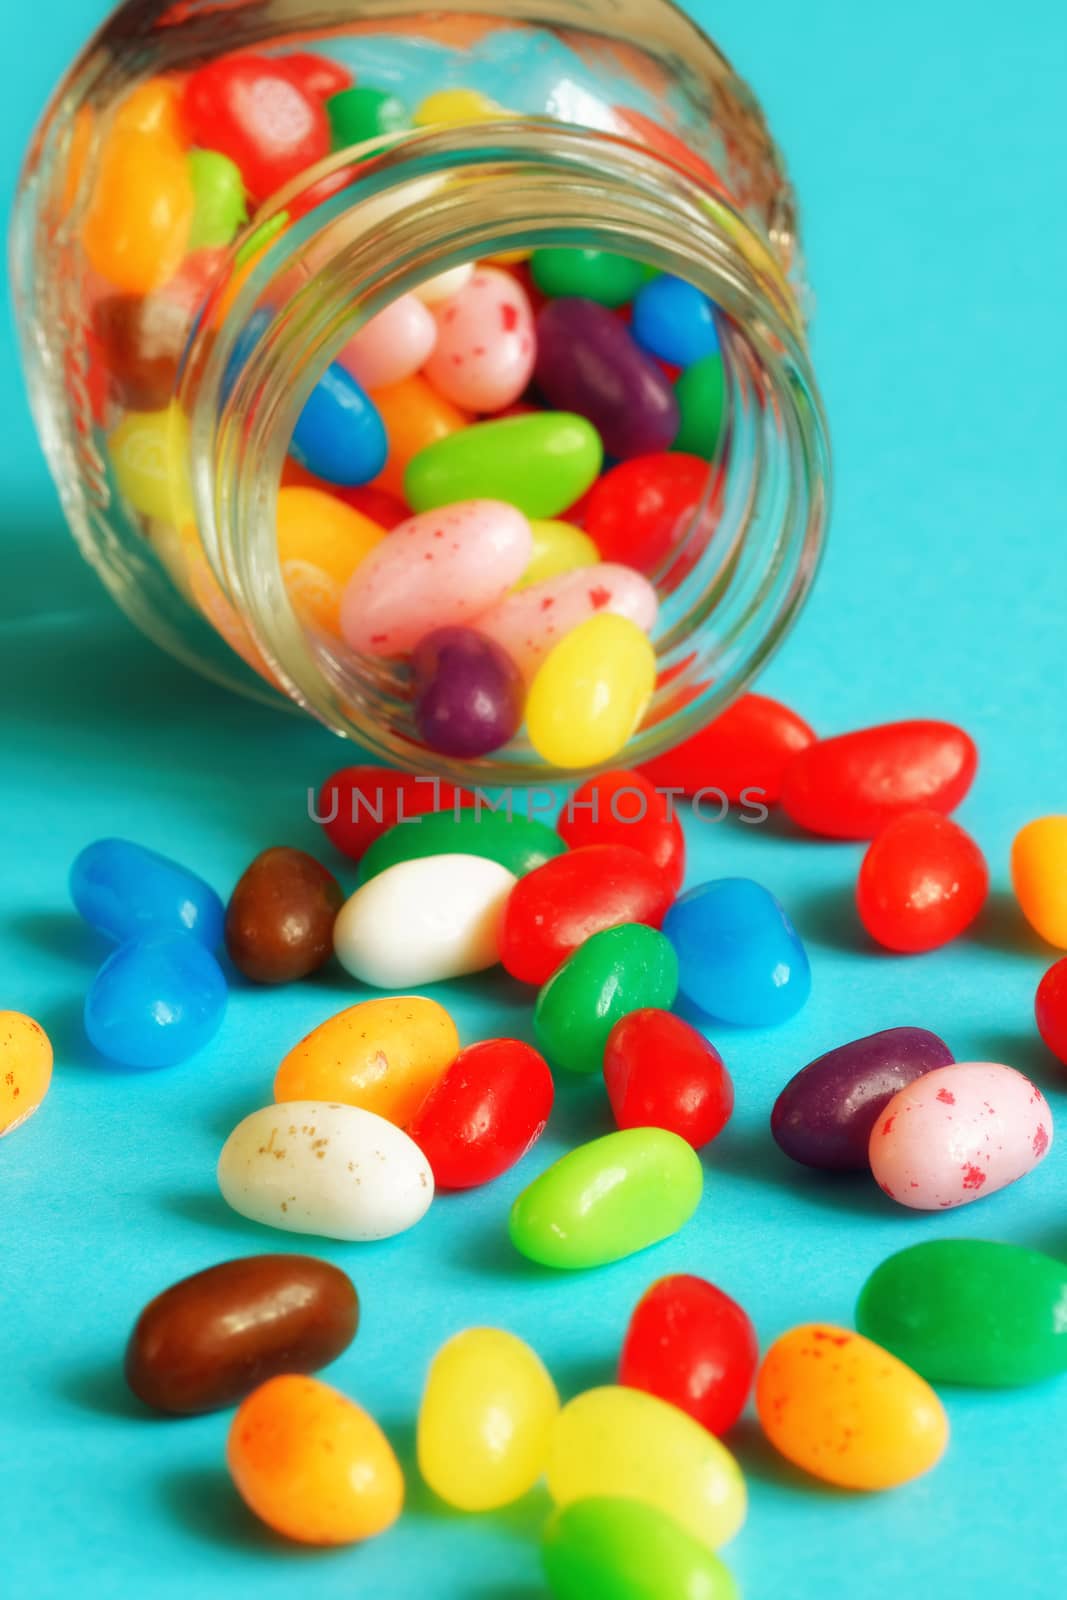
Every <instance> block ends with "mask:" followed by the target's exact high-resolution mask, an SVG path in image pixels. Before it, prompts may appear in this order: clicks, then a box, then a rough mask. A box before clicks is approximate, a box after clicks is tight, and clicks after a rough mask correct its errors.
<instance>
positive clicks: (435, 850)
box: [359, 805, 567, 883]
mask: <svg viewBox="0 0 1067 1600" xmlns="http://www.w3.org/2000/svg"><path fill="white" fill-rule="evenodd" d="M566 848H567V846H566V845H565V844H564V842H563V840H562V839H561V838H560V837H559V834H558V833H556V831H555V830H554V829H553V828H550V827H549V826H548V825H547V823H544V822H538V821H537V820H536V819H535V818H533V817H524V816H522V815H521V814H520V813H516V812H507V811H490V810H486V809H483V807H482V806H481V805H478V806H475V807H473V808H466V809H464V810H461V811H442V812H439V813H438V814H437V815H436V816H433V815H431V816H425V817H421V818H418V819H411V820H409V821H408V822H402V823H397V825H396V826H395V827H393V828H390V829H389V830H388V832H387V833H384V834H380V835H379V836H378V838H377V839H376V840H375V841H374V843H373V844H372V845H371V846H370V847H369V848H368V849H367V851H366V853H365V854H364V856H363V859H362V861H361V862H360V867H359V881H360V883H367V882H369V880H370V879H371V878H376V877H377V876H378V874H379V873H380V872H384V871H385V870H386V868H387V867H394V866H396V864H397V862H398V861H414V860H415V859H416V858H417V857H421V856H454V855H460V856H485V857H486V859H487V860H489V861H499V863H500V865H501V866H502V867H507V869H508V871H509V872H513V873H514V874H515V876H516V877H517V878H523V877H525V876H526V874H527V873H528V872H533V871H534V870H535V869H536V868H537V867H541V866H544V864H545V862H546V861H551V860H553V858H554V857H556V856H561V855H563V853H564V851H565V850H566Z"/></svg>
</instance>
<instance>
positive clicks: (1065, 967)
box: [1034, 956, 1067, 1065]
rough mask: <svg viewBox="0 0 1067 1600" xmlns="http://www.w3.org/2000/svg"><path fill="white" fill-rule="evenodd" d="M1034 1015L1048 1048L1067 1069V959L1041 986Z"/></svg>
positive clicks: (1055, 966)
mask: <svg viewBox="0 0 1067 1600" xmlns="http://www.w3.org/2000/svg"><path fill="white" fill-rule="evenodd" d="M1034 1015H1035V1017H1036V1020H1037V1031H1038V1033H1039V1034H1040V1035H1041V1037H1042V1039H1043V1040H1044V1042H1045V1044H1047V1045H1048V1048H1049V1049H1050V1050H1051V1051H1052V1054H1053V1055H1054V1056H1056V1057H1058V1059H1059V1060H1060V1061H1062V1062H1063V1063H1064V1064H1065V1065H1067V956H1065V957H1064V958H1063V960H1062V961H1057V962H1056V963H1055V965H1054V966H1051V967H1049V969H1048V971H1047V972H1046V973H1045V976H1044V977H1043V978H1042V979H1041V982H1040V983H1039V984H1038V986H1037V994H1036V995H1035V997H1034Z"/></svg>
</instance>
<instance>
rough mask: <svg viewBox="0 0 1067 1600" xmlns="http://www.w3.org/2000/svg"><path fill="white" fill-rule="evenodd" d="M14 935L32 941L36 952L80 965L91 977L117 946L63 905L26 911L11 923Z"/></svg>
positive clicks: (52, 958) (22, 940) (9, 927)
mask: <svg viewBox="0 0 1067 1600" xmlns="http://www.w3.org/2000/svg"><path fill="white" fill-rule="evenodd" d="M7 927H8V931H9V933H10V934H11V936H12V938H13V939H17V940H18V941H19V943H20V944H25V945H28V946H29V947H30V948H31V949H32V950H33V951H34V953H35V954H36V955H39V956H44V957H45V958H46V959H48V960H52V961H61V962H65V963H68V962H69V964H70V965H71V966H73V967H77V968H78V969H79V970H80V971H81V972H83V973H85V974H87V980H86V981H88V978H89V977H91V976H92V974H93V973H94V972H95V971H96V969H97V967H99V966H100V964H101V963H102V962H103V961H104V960H106V958H107V957H108V956H109V955H110V953H111V951H112V950H113V949H114V948H115V947H114V945H113V944H112V943H111V941H110V940H109V939H105V938H104V936H103V935H102V934H99V933H97V932H95V931H94V929H92V928H90V927H89V926H88V924H87V923H85V922H83V921H82V919H81V918H80V917H79V916H78V915H77V913H76V912H74V911H67V910H64V909H62V908H61V907H57V908H55V909H52V910H46V911H25V912H21V913H20V914H19V915H18V916H14V917H12V918H11V920H10V921H9V922H8V924H7Z"/></svg>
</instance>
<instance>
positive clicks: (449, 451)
mask: <svg viewBox="0 0 1067 1600" xmlns="http://www.w3.org/2000/svg"><path fill="white" fill-rule="evenodd" d="M603 456H604V452H603V446H602V445H601V442H600V438H599V436H598V434H597V432H596V429H595V428H594V427H593V426H592V425H591V424H590V423H589V422H587V421H586V419H585V418H584V417H578V416H573V415H568V414H567V413H566V412H560V411H546V412H536V413H533V414H531V415H530V416H523V417H505V418H503V419H502V420H497V421H493V422H478V423H475V425H474V426H473V427H470V428H464V429H463V431H462V432H458V433H452V434H449V435H448V436H447V437H445V438H442V439H438V440H437V441H436V442H435V443H432V444H427V446H426V447H425V448H424V449H423V450H421V451H420V453H419V454H418V455H417V456H415V458H414V459H413V460H412V461H411V463H410V465H409V466H408V469H407V472H406V473H405V475H404V493H405V496H406V498H407V501H408V504H409V505H410V506H411V507H412V508H413V509H414V510H415V511H432V510H434V509H435V508H436V507H437V506H444V505H450V504H452V503H453V502H455V501H457V500H473V499H485V500H506V501H508V502H509V504H511V505H513V506H516V507H517V508H518V509H519V510H520V511H522V512H524V513H525V515H526V516H527V517H558V516H559V515H560V513H561V512H564V511H566V510H567V509H568V507H570V506H572V505H573V504H574V502H575V501H576V500H578V499H580V498H581V496H582V495H583V494H585V492H586V490H587V489H589V488H590V487H591V486H592V484H593V483H594V482H595V480H596V477H597V474H598V473H599V471H600V466H601V462H602V461H603ZM519 576H521V574H519Z"/></svg>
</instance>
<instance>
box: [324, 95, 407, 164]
mask: <svg viewBox="0 0 1067 1600" xmlns="http://www.w3.org/2000/svg"><path fill="white" fill-rule="evenodd" d="M326 115H327V117H328V118H329V119H330V143H331V145H332V147H333V149H334V150H347V149H348V147H349V146H350V145H353V144H365V143H366V141H367V140H368V139H377V138H379V137H380V136H381V135H382V134H383V133H403V132H404V131H405V130H406V129H407V128H410V127H411V118H410V117H409V116H408V109H407V106H406V105H405V104H404V102H403V101H402V100H398V99H397V97H396V95H395V94H390V93H389V91H388V90H387V89H363V88H355V89H341V90H340V91H339V93H337V94H332V95H331V96H330V98H329V99H328V100H327V102H326Z"/></svg>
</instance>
